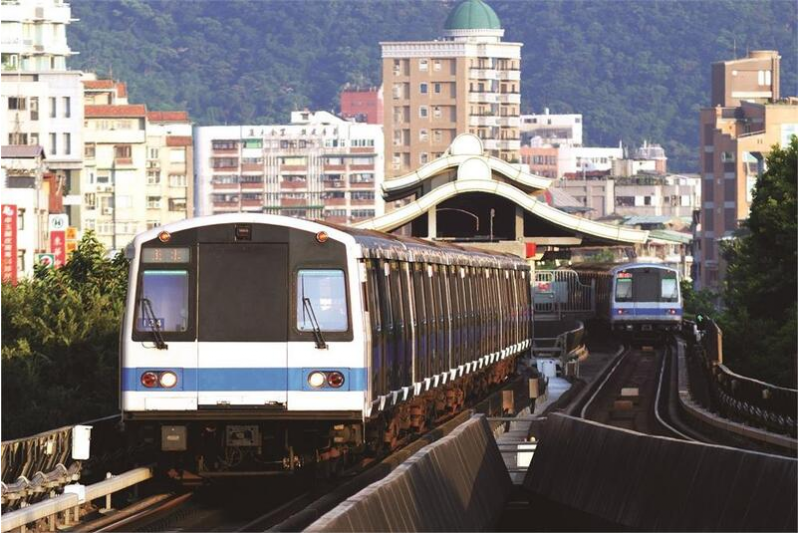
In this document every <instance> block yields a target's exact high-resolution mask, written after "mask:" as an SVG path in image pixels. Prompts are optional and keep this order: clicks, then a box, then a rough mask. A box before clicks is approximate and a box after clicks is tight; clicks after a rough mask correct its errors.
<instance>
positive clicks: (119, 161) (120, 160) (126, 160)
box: [114, 157, 133, 167]
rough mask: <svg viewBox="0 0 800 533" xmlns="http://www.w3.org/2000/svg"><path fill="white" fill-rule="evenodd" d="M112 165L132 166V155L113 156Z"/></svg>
mask: <svg viewBox="0 0 800 533" xmlns="http://www.w3.org/2000/svg"><path fill="white" fill-rule="evenodd" d="M114 166H115V167H132V166H133V158H132V157H115V158H114Z"/></svg>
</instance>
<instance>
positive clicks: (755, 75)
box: [695, 50, 798, 287]
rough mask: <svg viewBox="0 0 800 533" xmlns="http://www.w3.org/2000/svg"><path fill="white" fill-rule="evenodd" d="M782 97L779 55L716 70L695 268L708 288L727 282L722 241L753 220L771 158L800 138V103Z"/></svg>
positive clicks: (760, 54) (704, 124)
mask: <svg viewBox="0 0 800 533" xmlns="http://www.w3.org/2000/svg"><path fill="white" fill-rule="evenodd" d="M779 95H780V56H779V55H778V53H777V52H775V51H772V50H767V51H762V50H759V51H753V52H750V53H749V54H748V57H746V58H743V59H735V60H731V61H721V62H718V63H714V64H713V65H712V67H711V104H712V106H713V107H710V108H705V109H701V110H700V140H701V142H700V162H701V171H702V176H703V205H702V208H703V212H702V216H701V218H700V228H699V230H698V231H699V235H700V236H701V240H700V242H699V243H698V246H696V248H695V249H696V250H697V252H698V253H699V254H700V257H698V258H696V259H695V264H696V265H697V266H698V268H699V277H700V279H699V282H700V285H701V286H703V287H715V286H717V285H719V283H720V281H721V277H722V273H723V272H724V264H722V261H721V258H720V255H719V246H718V244H719V240H720V239H723V238H727V237H730V236H732V235H733V233H734V231H735V230H736V229H737V228H739V225H740V223H741V221H742V220H744V219H746V218H747V216H748V214H749V212H750V204H751V202H752V189H753V187H754V186H755V183H756V179H757V178H758V175H759V174H760V173H761V172H763V171H764V162H765V156H766V155H767V154H768V153H769V152H770V150H771V149H772V147H773V146H774V145H776V144H779V145H781V146H786V145H788V143H789V139H790V138H791V135H792V134H795V135H796V134H797V131H798V126H797V98H796V97H793V98H788V99H780V98H779Z"/></svg>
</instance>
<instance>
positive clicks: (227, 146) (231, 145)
mask: <svg viewBox="0 0 800 533" xmlns="http://www.w3.org/2000/svg"><path fill="white" fill-rule="evenodd" d="M238 143H239V141H211V149H212V150H236V149H237V148H238V146H239V144H238Z"/></svg>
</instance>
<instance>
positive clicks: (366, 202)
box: [350, 198, 375, 206]
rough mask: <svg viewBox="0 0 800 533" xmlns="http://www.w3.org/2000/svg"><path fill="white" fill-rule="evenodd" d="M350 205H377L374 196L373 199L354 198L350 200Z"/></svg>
mask: <svg viewBox="0 0 800 533" xmlns="http://www.w3.org/2000/svg"><path fill="white" fill-rule="evenodd" d="M350 205H360V206H363V205H369V206H373V205H375V199H374V198H373V199H371V200H356V199H353V200H350Z"/></svg>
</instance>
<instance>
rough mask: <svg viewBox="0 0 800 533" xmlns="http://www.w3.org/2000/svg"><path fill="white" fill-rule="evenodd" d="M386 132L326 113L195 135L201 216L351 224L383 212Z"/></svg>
mask: <svg viewBox="0 0 800 533" xmlns="http://www.w3.org/2000/svg"><path fill="white" fill-rule="evenodd" d="M383 141H384V139H383V129H382V127H381V126H380V125H376V124H366V123H357V122H348V121H345V120H342V119H341V118H339V117H337V116H335V115H332V114H330V113H326V112H324V111H318V112H311V111H295V112H292V114H291V120H290V123H289V124H275V125H262V126H208V127H200V128H196V130H195V169H196V173H197V178H196V182H197V193H198V194H197V208H196V213H197V214H198V215H211V214H217V213H231V212H239V211H244V212H256V213H274V214H282V215H288V216H295V217H302V218H318V219H322V220H326V221H330V222H336V223H342V224H350V223H354V222H358V221H361V220H365V219H368V218H372V217H374V216H377V215H380V214H382V213H383V209H384V205H383V199H382V197H381V194H380V186H381V183H382V182H383V167H384V157H383V146H384V142H383Z"/></svg>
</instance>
